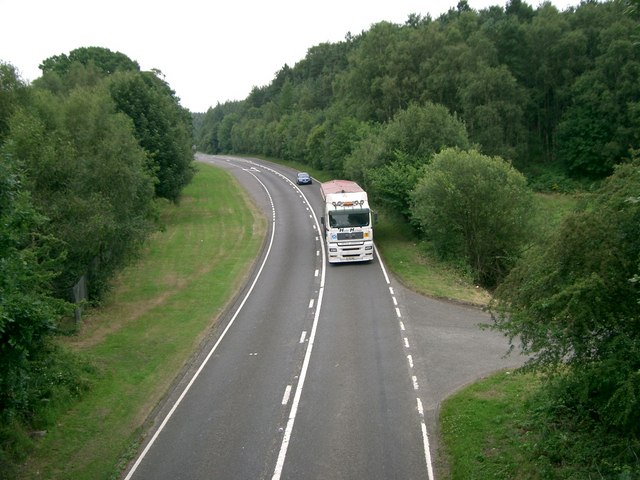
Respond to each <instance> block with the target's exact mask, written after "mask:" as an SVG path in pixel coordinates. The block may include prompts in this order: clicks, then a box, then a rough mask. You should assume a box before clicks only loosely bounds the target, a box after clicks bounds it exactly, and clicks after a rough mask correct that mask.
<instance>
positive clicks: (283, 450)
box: [271, 187, 327, 480]
mask: <svg viewBox="0 0 640 480" xmlns="http://www.w3.org/2000/svg"><path fill="white" fill-rule="evenodd" d="M296 188H297V187H296ZM302 196H303V197H304V199H305V202H307V205H310V203H309V201H308V200H307V198H306V196H305V195H304V194H302ZM313 219H314V222H315V226H316V228H317V229H318V231H319V230H320V225H319V222H318V218H317V217H316V215H315V213H314V214H313ZM320 247H321V249H322V274H321V276H320V289H319V291H318V303H317V305H318V307H317V308H316V311H315V314H314V317H313V326H312V327H311V333H310V334H309V341H308V343H307V351H306V352H305V355H304V360H303V361H302V368H301V370H300V375H299V380H298V383H297V385H296V390H295V393H294V395H293V402H292V403H291V410H290V411H289V419H288V421H287V426H286V428H285V431H284V435H283V437H282V443H281V444H280V451H279V452H278V460H277V462H276V466H275V468H274V471H273V476H272V477H271V478H272V480H280V477H281V476H282V469H283V468H284V462H285V460H286V458H287V450H288V449H289V442H290V441H291V434H292V432H293V426H294V424H295V421H296V415H297V413H298V405H299V404H300V397H301V396H302V389H303V387H304V382H305V379H306V378H307V371H308V370H309V362H310V360H311V352H312V351H313V344H314V341H315V338H316V332H317V330H318V321H319V318H320V309H321V307H322V298H323V297H324V282H325V277H326V264H327V261H326V252H325V248H324V243H323V242H320ZM318 255H320V252H319V251H317V252H316V256H318Z"/></svg>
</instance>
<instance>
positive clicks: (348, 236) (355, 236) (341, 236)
mask: <svg viewBox="0 0 640 480" xmlns="http://www.w3.org/2000/svg"><path fill="white" fill-rule="evenodd" d="M362 238H363V234H362V232H340V233H338V240H362Z"/></svg>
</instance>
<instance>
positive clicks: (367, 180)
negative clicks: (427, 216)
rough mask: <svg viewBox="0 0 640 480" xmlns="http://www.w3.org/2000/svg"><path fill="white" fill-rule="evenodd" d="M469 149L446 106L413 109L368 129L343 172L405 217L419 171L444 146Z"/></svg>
mask: <svg viewBox="0 0 640 480" xmlns="http://www.w3.org/2000/svg"><path fill="white" fill-rule="evenodd" d="M469 146H470V143H469V139H468V137H467V131H466V129H465V126H464V124H463V123H462V122H461V121H460V120H459V119H458V118H457V117H456V116H455V115H451V114H450V113H449V111H448V110H447V108H446V107H444V106H443V105H436V104H432V103H427V104H426V105H422V106H420V105H416V104H411V105H410V106H409V107H408V108H407V109H405V110H401V111H399V112H398V113H396V115H395V116H394V118H393V119H392V120H391V121H389V122H388V123H386V124H384V125H382V126H380V127H376V128H372V129H370V132H369V134H368V136H367V137H365V138H364V139H363V140H362V141H361V142H359V143H358V144H357V145H356V147H355V148H354V150H353V152H352V153H351V155H349V156H348V157H347V159H346V161H345V172H346V173H347V175H348V176H350V177H351V178H354V179H356V180H358V181H362V182H363V183H364V186H365V188H367V190H370V191H371V193H372V195H373V196H374V198H376V197H377V198H376V201H380V202H381V204H382V205H383V206H388V207H390V208H392V209H393V210H396V211H399V212H401V213H402V214H403V215H404V216H407V217H409V216H410V215H408V209H409V204H410V195H411V191H412V190H413V188H414V187H415V181H414V180H415V179H416V175H417V173H418V171H419V170H420V169H421V168H422V167H423V166H424V165H426V164H427V163H428V162H430V161H431V157H432V156H433V155H434V154H435V153H437V152H440V151H441V150H442V149H444V148H446V147H459V148H462V149H464V148H469ZM405 174H406V175H407V177H406V178H405V179H403V178H402V177H403V175H405ZM387 201H389V204H388V205H386V202H387Z"/></svg>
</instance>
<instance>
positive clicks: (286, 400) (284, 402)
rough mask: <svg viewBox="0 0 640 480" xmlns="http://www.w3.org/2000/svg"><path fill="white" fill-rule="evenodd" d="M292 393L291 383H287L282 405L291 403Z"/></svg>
mask: <svg viewBox="0 0 640 480" xmlns="http://www.w3.org/2000/svg"><path fill="white" fill-rule="evenodd" d="M290 395H291V385H287V388H285V389H284V395H283V396H282V405H286V404H287V403H289V396H290Z"/></svg>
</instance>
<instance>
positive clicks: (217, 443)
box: [125, 154, 522, 480]
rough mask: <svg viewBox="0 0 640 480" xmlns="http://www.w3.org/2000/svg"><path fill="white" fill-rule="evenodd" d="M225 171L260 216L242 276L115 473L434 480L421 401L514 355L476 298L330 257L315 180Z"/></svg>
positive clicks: (431, 410) (429, 416)
mask: <svg viewBox="0 0 640 480" xmlns="http://www.w3.org/2000/svg"><path fill="white" fill-rule="evenodd" d="M198 160H199V161H201V162H204V163H209V164H213V165H216V166H218V167H222V168H226V169H229V170H230V171H231V172H232V173H233V174H234V176H235V177H236V178H237V179H238V181H239V182H240V184H241V185H242V186H243V187H244V188H245V189H246V190H247V191H248V192H249V193H250V195H251V197H252V199H253V201H254V202H255V203H256V205H257V206H258V207H259V208H260V209H262V211H263V212H264V213H265V215H267V218H268V219H269V220H270V229H269V231H268V233H267V239H266V243H265V247H264V250H263V254H262V256H261V257H260V258H259V259H258V261H257V263H256V267H255V271H254V274H253V276H252V277H251V278H250V279H249V282H248V283H247V286H246V287H245V288H244V289H243V291H242V292H240V294H239V295H238V297H237V300H236V302H235V303H234V305H233V306H232V307H231V308H230V309H229V311H228V312H227V313H226V314H225V316H224V318H222V319H221V320H220V322H219V324H218V327H217V328H216V331H215V332H214V335H212V338H211V341H210V343H209V344H208V345H207V346H206V348H204V349H203V351H202V352H200V353H199V355H198V356H197V357H196V358H195V359H194V362H193V364H192V367H191V368H190V369H189V371H188V372H187V373H186V374H185V376H184V379H183V380H182V381H181V382H180V384H179V385H178V386H177V387H176V388H175V391H174V392H173V393H172V394H171V395H169V398H168V400H167V401H166V403H165V404H164V405H163V407H162V408H161V409H160V410H159V412H158V415H157V420H156V421H155V423H154V425H153V427H152V429H151V431H150V432H149V433H148V435H147V437H146V440H145V443H144V444H143V445H142V448H141V451H140V452H139V453H138V456H137V457H136V459H135V460H134V461H133V462H132V463H131V465H130V466H129V469H128V471H127V472H126V477H125V478H127V479H136V480H143V479H148V480H151V479H153V480H158V479H172V480H175V479H205V478H206V479H217V478H220V479H263V478H271V479H274V480H277V479H280V478H282V479H301V478H304V479H364V478H366V479H389V478H402V479H430V480H432V479H434V478H435V474H436V468H435V461H436V453H437V409H438V405H439V403H440V402H441V400H442V399H443V398H445V397H446V396H448V395H449V394H451V393H452V392H453V391H455V390H456V389H458V388H460V387H461V386H463V385H465V384H466V383H469V382H471V381H473V380H475V379H477V378H479V377H481V376H484V375H486V374H489V373H491V372H493V371H495V370H498V369H502V368H510V367H514V366H517V365H520V364H521V363H522V360H521V359H519V358H506V359H505V358H503V354H504V353H505V352H506V350H507V342H506V339H505V338H504V337H502V336H501V335H497V334H495V333H493V332H487V331H481V330H480V329H479V328H478V324H479V323H482V322H487V321H488V320H489V319H488V316H487V315H486V314H484V313H483V312H481V311H479V310H478V309H475V308H472V307H465V306H460V305H455V304H451V303H448V302H442V301H438V300H433V299H429V298H425V297H422V296H419V295H416V294H414V293H412V292H410V291H409V290H407V289H405V288H403V287H402V286H401V285H400V284H398V282H397V281H395V280H394V279H393V277H391V276H390V275H389V274H388V272H387V271H386V270H385V267H384V265H383V264H382V263H381V262H380V259H378V258H376V259H375V260H374V261H373V262H371V263H365V264H347V265H331V266H329V264H328V263H327V262H326V258H325V256H326V252H325V251H324V245H323V244H322V241H321V235H320V234H319V230H320V228H321V226H320V221H319V218H320V215H321V213H320V212H321V197H320V192H319V187H318V185H317V184H313V185H309V186H302V187H298V186H297V185H295V183H294V182H295V173H296V172H294V171H292V170H290V169H287V168H285V167H281V166H278V165H275V164H271V163H268V162H262V161H259V160H255V159H241V158H236V157H223V156H208V155H202V154H198Z"/></svg>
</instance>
